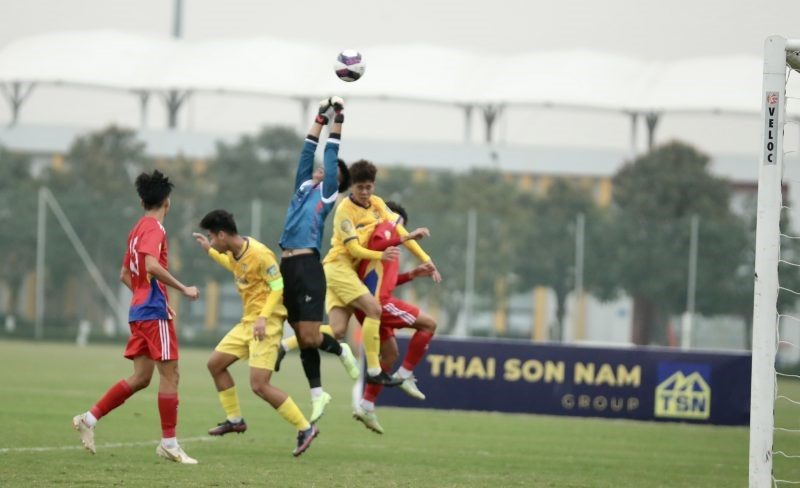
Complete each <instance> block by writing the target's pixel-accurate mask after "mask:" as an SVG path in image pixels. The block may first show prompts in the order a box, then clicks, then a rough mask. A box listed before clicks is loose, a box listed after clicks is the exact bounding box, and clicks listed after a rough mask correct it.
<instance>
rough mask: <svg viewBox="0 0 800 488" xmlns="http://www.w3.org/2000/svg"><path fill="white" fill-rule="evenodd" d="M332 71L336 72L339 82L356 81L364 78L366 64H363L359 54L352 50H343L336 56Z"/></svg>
mask: <svg viewBox="0 0 800 488" xmlns="http://www.w3.org/2000/svg"><path fill="white" fill-rule="evenodd" d="M333 69H334V70H336V76H338V77H339V79H340V80H342V81H356V80H357V79H359V78H361V77H362V76H364V71H365V70H366V69H367V64H366V63H365V62H364V58H363V57H362V56H361V53H360V52H358V51H356V50H354V49H345V50H344V51H342V52H340V53H339V55H338V56H336V62H334V63H333Z"/></svg>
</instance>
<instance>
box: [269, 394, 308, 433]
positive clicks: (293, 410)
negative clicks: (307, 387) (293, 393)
mask: <svg viewBox="0 0 800 488" xmlns="http://www.w3.org/2000/svg"><path fill="white" fill-rule="evenodd" d="M277 410H278V413H279V414H281V417H283V418H284V419H285V420H286V421H287V422H289V423H290V424H292V425H294V426H295V427H296V428H297V430H306V429H308V428H309V427H311V424H309V423H308V420H306V418H305V417H304V416H303V412H301V411H300V409H299V408H297V405H295V403H294V400H292V397H286V401H284V402H283V403H281V406H280V407H278V408H277Z"/></svg>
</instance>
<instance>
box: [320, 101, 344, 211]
mask: <svg viewBox="0 0 800 488" xmlns="http://www.w3.org/2000/svg"><path fill="white" fill-rule="evenodd" d="M328 102H329V103H330V107H331V109H332V110H333V111H334V114H335V116H334V118H333V125H332V126H331V131H330V135H329V136H328V142H327V143H326V144H325V153H324V155H323V161H324V165H325V176H324V177H323V180H322V202H323V203H333V202H335V201H336V198H337V197H338V196H339V181H338V178H337V175H338V173H339V163H338V161H339V143H340V142H341V140H342V125H343V124H344V100H342V99H341V98H340V97H331V98H329V99H328ZM320 110H322V104H320Z"/></svg>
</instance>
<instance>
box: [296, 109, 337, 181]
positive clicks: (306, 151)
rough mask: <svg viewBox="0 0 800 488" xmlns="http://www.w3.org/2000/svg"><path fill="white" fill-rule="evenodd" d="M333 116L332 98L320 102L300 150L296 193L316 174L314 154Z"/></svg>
mask: <svg viewBox="0 0 800 488" xmlns="http://www.w3.org/2000/svg"><path fill="white" fill-rule="evenodd" d="M331 114H333V107H332V106H331V101H330V98H326V99H325V100H322V101H321V102H319V110H318V112H317V115H316V116H315V118H314V122H312V123H311V127H310V128H309V129H308V134H306V139H305V141H304V142H303V149H302V150H300V160H299V161H298V162H297V173H296V174H295V177H294V191H297V189H298V188H300V185H302V184H303V183H305V182H306V181H308V180H310V179H311V177H312V175H313V174H314V153H315V152H316V151H317V144H319V136H320V134H321V133H322V128H323V127H324V126H326V125H328V120H329V118H330V116H331Z"/></svg>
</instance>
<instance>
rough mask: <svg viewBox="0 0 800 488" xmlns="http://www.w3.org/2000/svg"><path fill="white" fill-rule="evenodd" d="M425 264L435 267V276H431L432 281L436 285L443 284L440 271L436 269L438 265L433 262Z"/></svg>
mask: <svg viewBox="0 0 800 488" xmlns="http://www.w3.org/2000/svg"><path fill="white" fill-rule="evenodd" d="M425 264H428V265H430V266H432V267H433V274H431V279H432V280H433V282H434V283H441V282H442V275H441V274H439V270H438V269H436V265H435V264H433V261H428V262H427V263H425Z"/></svg>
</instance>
